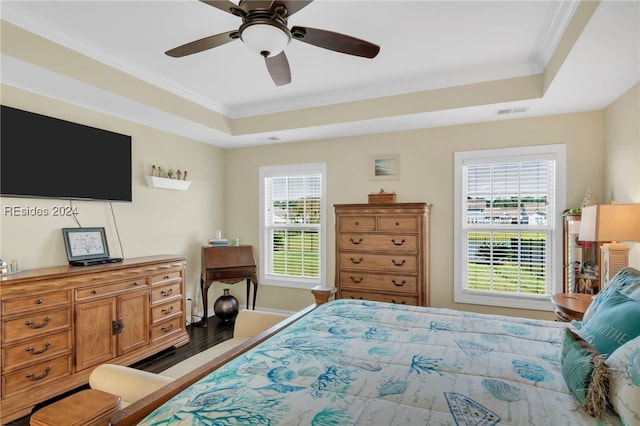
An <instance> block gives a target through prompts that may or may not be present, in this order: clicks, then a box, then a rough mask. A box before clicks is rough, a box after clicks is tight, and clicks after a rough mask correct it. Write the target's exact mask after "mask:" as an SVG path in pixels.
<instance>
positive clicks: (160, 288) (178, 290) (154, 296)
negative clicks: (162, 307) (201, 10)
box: [151, 281, 182, 304]
mask: <svg viewBox="0 0 640 426" xmlns="http://www.w3.org/2000/svg"><path fill="white" fill-rule="evenodd" d="M181 284H182V281H178V282H173V283H169V284H165V285H157V286H154V287H152V288H151V303H153V304H155V303H158V302H164V301H166V300H169V299H172V298H176V297H182V286H181Z"/></svg>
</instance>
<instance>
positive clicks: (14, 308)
mask: <svg viewBox="0 0 640 426" xmlns="http://www.w3.org/2000/svg"><path fill="white" fill-rule="evenodd" d="M70 304H71V292H70V291H69V290H62V291H56V292H51V293H42V294H34V295H30V296H28V297H21V298H19V299H9V300H3V301H2V315H3V316H4V315H13V314H24V313H25V312H29V311H32V310H42V309H48V308H51V307H54V306H64V305H70Z"/></svg>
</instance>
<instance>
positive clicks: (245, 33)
mask: <svg viewBox="0 0 640 426" xmlns="http://www.w3.org/2000/svg"><path fill="white" fill-rule="evenodd" d="M240 38H241V39H242V41H243V42H244V44H246V45H247V46H248V47H249V49H251V50H253V51H254V52H256V53H258V54H259V55H262V56H264V57H271V56H276V55H277V54H279V53H280V52H282V51H283V50H284V48H285V47H287V44H289V41H291V34H290V33H289V32H288V31H287V29H286V27H284V28H282V27H281V26H280V25H278V24H277V23H276V22H272V21H256V22H255V23H253V22H249V23H247V24H246V25H244V26H243V27H242V28H241V29H240Z"/></svg>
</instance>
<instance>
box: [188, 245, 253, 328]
mask: <svg viewBox="0 0 640 426" xmlns="http://www.w3.org/2000/svg"><path fill="white" fill-rule="evenodd" d="M245 279H246V280H247V309H249V289H250V288H251V282H252V281H253V309H254V310H255V309H256V295H257V294H258V274H257V268H256V260H255V257H254V256H253V247H251V246H237V247H235V246H229V247H202V275H201V277H200V286H201V290H202V301H203V307H204V315H203V316H202V321H201V325H202V326H203V327H206V326H207V311H208V309H209V305H208V294H207V293H208V291H209V287H211V284H213V283H214V282H216V281H217V282H222V283H226V284H235V283H237V282H240V281H242V280H245Z"/></svg>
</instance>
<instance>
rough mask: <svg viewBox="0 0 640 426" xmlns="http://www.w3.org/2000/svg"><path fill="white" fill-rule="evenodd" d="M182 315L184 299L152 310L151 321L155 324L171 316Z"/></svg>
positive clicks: (160, 305) (157, 306) (163, 304)
mask: <svg viewBox="0 0 640 426" xmlns="http://www.w3.org/2000/svg"><path fill="white" fill-rule="evenodd" d="M181 313H182V299H173V300H171V301H169V302H167V303H161V304H158V305H155V306H153V308H151V321H152V322H153V323H154V324H155V323H157V322H158V321H162V320H164V319H166V318H169V317H171V316H175V315H180V314H181Z"/></svg>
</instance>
